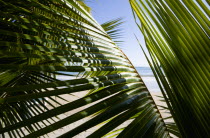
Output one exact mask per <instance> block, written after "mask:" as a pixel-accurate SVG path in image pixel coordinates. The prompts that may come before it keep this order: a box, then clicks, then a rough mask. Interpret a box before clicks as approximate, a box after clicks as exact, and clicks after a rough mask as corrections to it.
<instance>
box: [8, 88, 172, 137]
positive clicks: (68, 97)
mask: <svg viewBox="0 0 210 138" xmlns="http://www.w3.org/2000/svg"><path fill="white" fill-rule="evenodd" d="M86 93H87V92H86V91H83V92H77V93H74V95H69V94H65V95H62V97H64V98H65V99H66V100H68V102H65V101H63V100H61V99H59V98H54V99H55V100H56V101H58V102H60V103H62V104H65V103H69V102H71V101H74V100H76V99H79V98H81V97H83V96H85V95H86ZM151 94H152V97H153V99H154V100H155V103H156V104H157V105H162V106H165V105H166V104H165V103H164V102H161V101H160V100H161V98H159V97H157V96H162V94H161V93H160V92H154V93H151ZM51 102H52V101H51ZM52 103H53V102H52ZM93 104H95V103H93ZM93 104H88V105H86V106H83V107H81V108H77V109H75V110H72V111H70V112H66V113H64V114H61V115H58V116H57V117H58V118H60V119H62V118H66V117H68V116H70V115H73V114H75V113H77V112H78V111H81V110H83V109H85V108H87V107H89V106H91V105H93ZM53 105H54V106H59V105H58V104H56V103H53ZM47 107H49V108H52V107H51V106H50V105H47ZM158 108H159V107H158ZM159 109H160V110H159V111H160V113H161V115H162V117H163V118H165V117H168V116H169V114H168V113H167V112H168V111H166V110H162V108H159ZM83 113H85V112H83ZM58 118H56V117H53V119H54V120H55V121H58V120H59V119H58ZM89 119H90V117H86V118H84V119H81V120H79V121H77V122H74V123H72V124H70V125H67V126H65V127H62V128H60V129H58V130H56V131H54V132H51V133H49V134H47V136H48V137H49V138H55V137H58V136H60V135H62V134H64V133H65V132H68V131H70V130H72V129H74V128H75V127H77V126H79V125H81V124H82V123H83V122H86V121H87V120H89ZM48 120H49V119H48ZM167 121H173V120H172V119H170V120H167ZM50 122H53V121H52V120H51V121H50ZM130 122H131V120H130V121H127V122H125V123H123V124H122V125H120V126H119V127H118V128H121V127H124V126H127V125H128V124H129V123H130ZM45 123H46V124H49V123H48V122H47V121H45ZM40 125H41V126H42V127H44V125H43V124H40ZM99 127H100V126H95V127H93V128H91V129H88V130H86V131H84V132H82V133H80V134H78V135H76V136H74V137H73V138H86V137H87V136H88V135H90V134H91V133H92V132H94V131H95V130H97V129H98V128H99ZM23 131H24V132H26V130H24V129H23ZM26 134H27V133H26ZM45 136H46V135H45ZM7 137H9V136H8V134H6V138H7Z"/></svg>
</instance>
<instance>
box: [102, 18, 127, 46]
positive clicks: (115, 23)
mask: <svg viewBox="0 0 210 138" xmlns="http://www.w3.org/2000/svg"><path fill="white" fill-rule="evenodd" d="M123 23H124V21H123V18H117V19H112V20H110V21H107V22H105V23H102V24H101V27H103V29H104V30H105V31H106V32H107V34H108V35H109V36H110V37H111V39H112V40H113V41H114V42H115V43H116V44H117V45H120V44H121V43H122V42H123V41H122V40H120V38H121V37H122V33H123V32H122V29H121V28H120V26H121V25H122V24H123Z"/></svg>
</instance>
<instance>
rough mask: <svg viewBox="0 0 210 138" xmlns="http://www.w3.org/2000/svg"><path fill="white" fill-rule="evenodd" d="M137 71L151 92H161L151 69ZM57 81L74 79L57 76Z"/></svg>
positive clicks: (140, 68)
mask: <svg viewBox="0 0 210 138" xmlns="http://www.w3.org/2000/svg"><path fill="white" fill-rule="evenodd" d="M135 68H136V70H137V71H138V72H139V74H140V75H141V77H142V79H143V81H144V83H145V84H146V86H147V88H148V89H149V91H150V92H160V89H159V86H158V84H157V82H156V80H155V77H154V75H153V73H152V70H151V69H150V68H149V67H135ZM62 73H66V74H75V73H74V72H71V73H67V72H62ZM57 79H59V80H69V79H72V77H71V76H63V75H57Z"/></svg>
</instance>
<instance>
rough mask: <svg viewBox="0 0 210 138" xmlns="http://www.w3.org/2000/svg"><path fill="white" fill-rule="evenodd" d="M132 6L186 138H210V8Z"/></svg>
mask: <svg viewBox="0 0 210 138" xmlns="http://www.w3.org/2000/svg"><path fill="white" fill-rule="evenodd" d="M130 4H131V6H132V9H133V11H134V15H135V18H136V22H137V24H138V26H139V29H140V30H141V32H142V33H143V35H144V36H145V41H146V46H147V49H148V51H149V54H150V56H151V60H150V62H151V67H152V68H153V70H154V74H156V79H157V80H160V82H161V84H160V87H162V93H163V95H164V98H165V100H166V102H167V104H168V107H169V109H170V111H171V113H172V116H173V118H174V120H175V122H176V124H177V126H178V128H179V131H180V132H181V135H182V137H209V125H208V124H209V123H210V120H209V117H208V112H209V106H208V101H209V96H208V95H209V89H208V83H209V81H208V78H209V73H208V53H209V48H208V44H209V42H210V41H209V27H208V26H209V21H208V15H209V13H207V11H208V10H209V9H208V7H207V3H206V2H204V1H186V0H183V1H170V0H166V1H139V0H130ZM138 21H140V23H138ZM160 66H161V67H160ZM161 68H162V69H161ZM163 88H164V89H163ZM173 128H174V127H172V126H170V128H169V130H170V131H171V130H173ZM174 131H176V130H175V129H174Z"/></svg>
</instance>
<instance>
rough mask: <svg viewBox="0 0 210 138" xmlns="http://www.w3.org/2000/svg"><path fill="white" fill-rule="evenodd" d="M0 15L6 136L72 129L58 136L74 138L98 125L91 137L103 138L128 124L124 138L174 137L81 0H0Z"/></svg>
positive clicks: (0, 123) (1, 121)
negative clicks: (129, 137) (81, 3)
mask: <svg viewBox="0 0 210 138" xmlns="http://www.w3.org/2000/svg"><path fill="white" fill-rule="evenodd" d="M0 9H1V10H0V13H1V14H0V20H1V22H0V30H1V31H0V34H1V35H0V63H1V64H0V96H1V97H0V109H1V112H0V127H1V129H0V134H1V136H2V137H7V136H9V137H39V136H46V135H50V136H52V135H53V136H55V135H54V134H52V133H50V132H56V131H59V130H58V129H61V128H63V127H66V126H69V125H70V126H73V127H70V128H69V129H66V130H65V131H62V133H60V132H59V135H60V136H61V137H66V136H68V137H73V136H75V135H78V134H79V133H81V132H84V131H86V130H87V129H89V128H91V127H94V126H97V125H99V124H102V127H101V128H100V129H98V130H97V131H93V133H92V134H90V136H89V137H102V136H104V135H106V134H108V133H109V132H111V131H113V132H115V130H116V129H118V128H117V127H118V126H120V125H121V124H122V123H123V122H127V121H128V122H129V123H128V124H127V126H128V127H126V126H123V127H122V128H123V129H120V131H118V134H119V135H118V136H119V137H121V136H123V135H125V136H126V137H127V136H131V135H135V137H141V136H144V137H148V136H159V137H160V136H164V137H169V133H168V131H167V129H166V125H165V123H164V122H163V119H162V118H161V116H160V113H159V111H158V109H157V107H156V105H155V103H154V101H153V99H152V97H151V95H150V93H149V92H148V89H147V88H146V86H145V84H144V82H143V81H142V79H141V77H140V76H139V75H138V73H137V72H136V70H135V69H134V67H133V65H132V64H131V63H130V61H129V60H128V59H127V57H126V56H125V55H124V54H123V52H122V51H121V50H120V49H119V47H118V46H117V45H116V44H115V43H114V42H113V41H112V40H111V39H110V36H109V35H108V34H107V33H106V32H105V30H104V29H102V27H101V26H100V25H99V24H98V23H97V22H96V21H95V20H94V19H93V18H92V16H91V15H90V14H89V13H88V12H87V11H86V10H85V9H83V7H82V6H81V5H79V4H78V3H77V2H76V1H75V0H65V1H63V0H56V1H55V0H40V1H39V0H38V1H37V0H32V1H31V0H24V1H21V0H16V1H9V2H8V1H4V0H1V1H0ZM56 75H62V76H65V77H66V80H58V79H56V77H55V76H56ZM74 76H77V78H75V77H74ZM88 90H90V91H91V92H90V94H88V95H86V94H87V91H88ZM84 91H85V92H84ZM82 94H83V95H84V96H80V97H79V98H75V97H76V96H77V95H82ZM75 95H76V96H75ZM81 120H83V121H82V123H81V124H77V125H76V126H75V124H76V123H77V122H78V121H81ZM111 124H113V125H112V127H109V126H110V125H111ZM98 128H99V127H98ZM107 128H109V129H107ZM136 128H139V129H138V131H136Z"/></svg>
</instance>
